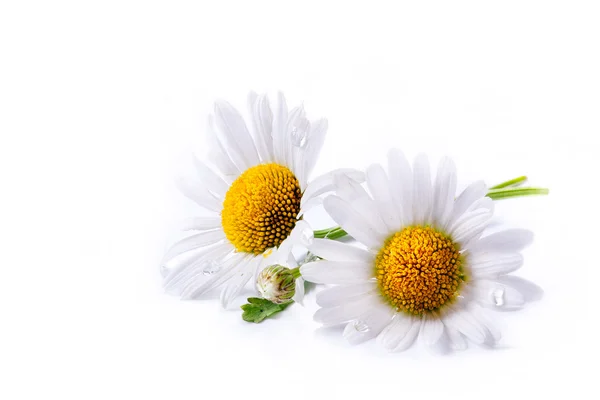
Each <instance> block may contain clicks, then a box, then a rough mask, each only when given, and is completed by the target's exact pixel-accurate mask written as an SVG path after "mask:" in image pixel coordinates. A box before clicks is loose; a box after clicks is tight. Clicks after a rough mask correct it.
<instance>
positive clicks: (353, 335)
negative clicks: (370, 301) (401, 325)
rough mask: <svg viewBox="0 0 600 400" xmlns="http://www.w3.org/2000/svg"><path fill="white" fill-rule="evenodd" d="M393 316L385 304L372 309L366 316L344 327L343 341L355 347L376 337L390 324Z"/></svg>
mask: <svg viewBox="0 0 600 400" xmlns="http://www.w3.org/2000/svg"><path fill="white" fill-rule="evenodd" d="M393 314H394V312H393V310H392V308H391V307H389V306H388V305H386V304H380V305H379V306H378V307H374V308H373V309H371V310H370V312H369V313H368V314H367V315H365V316H363V317H362V318H360V319H358V320H356V321H352V322H350V323H348V324H347V325H346V327H345V328H344V333H343V336H344V339H346V340H347V341H348V342H349V343H350V344H352V345H355V344H359V343H362V342H364V341H366V340H369V339H372V338H374V337H376V336H377V335H379V333H380V332H381V331H382V330H383V328H385V326H386V325H388V324H389V323H390V321H391V320H392V318H393Z"/></svg>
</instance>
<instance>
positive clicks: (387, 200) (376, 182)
mask: <svg viewBox="0 0 600 400" xmlns="http://www.w3.org/2000/svg"><path fill="white" fill-rule="evenodd" d="M367 185H368V187H369V191H370V192H371V194H372V195H373V199H374V200H375V203H376V204H377V208H378V209H379V214H380V215H381V217H382V219H383V222H384V223H385V225H386V226H387V228H388V229H389V230H391V231H396V230H398V229H400V226H401V225H402V222H401V220H400V213H399V212H398V210H397V208H396V206H395V204H394V199H393V198H392V193H391V192H390V187H389V186H390V183H389V180H388V178H387V176H386V174H385V171H384V170H383V167H381V165H379V164H373V165H371V166H370V167H369V168H367Z"/></svg>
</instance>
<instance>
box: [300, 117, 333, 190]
mask: <svg viewBox="0 0 600 400" xmlns="http://www.w3.org/2000/svg"><path fill="white" fill-rule="evenodd" d="M327 127H328V124H327V120H326V119H320V120H318V121H315V122H313V123H311V126H310V136H309V139H308V142H307V143H306V155H305V157H304V162H305V165H304V176H305V177H306V178H308V177H309V176H310V174H311V173H312V171H313V169H314V167H315V164H316V163H317V160H318V158H319V154H321V148H322V147H323V143H324V142H325V134H326V133H327Z"/></svg>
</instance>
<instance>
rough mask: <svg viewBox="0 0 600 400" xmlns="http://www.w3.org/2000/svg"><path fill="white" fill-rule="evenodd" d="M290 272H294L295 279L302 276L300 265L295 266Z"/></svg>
mask: <svg viewBox="0 0 600 400" xmlns="http://www.w3.org/2000/svg"><path fill="white" fill-rule="evenodd" d="M290 272H291V273H292V276H293V277H294V279H298V278H300V277H301V276H302V274H301V273H300V267H296V268H293V269H292V270H290Z"/></svg>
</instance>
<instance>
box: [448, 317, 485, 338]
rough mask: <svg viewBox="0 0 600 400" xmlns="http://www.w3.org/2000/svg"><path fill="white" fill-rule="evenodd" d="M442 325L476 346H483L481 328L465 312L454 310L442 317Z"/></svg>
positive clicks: (483, 335)
mask: <svg viewBox="0 0 600 400" xmlns="http://www.w3.org/2000/svg"><path fill="white" fill-rule="evenodd" d="M444 323H445V324H446V325H447V326H450V327H451V328H454V329H456V330H457V331H459V332H460V333H462V334H463V335H465V336H466V337H467V338H468V339H469V340H471V341H472V342H474V343H477V344H483V343H484V342H485V339H486V334H485V330H484V329H483V327H482V326H481V325H480V324H479V323H478V322H477V321H476V320H475V319H474V318H473V317H472V316H471V315H470V314H469V313H468V312H467V311H465V310H461V309H455V310H453V312H452V313H450V314H449V315H447V316H446V317H444Z"/></svg>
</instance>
